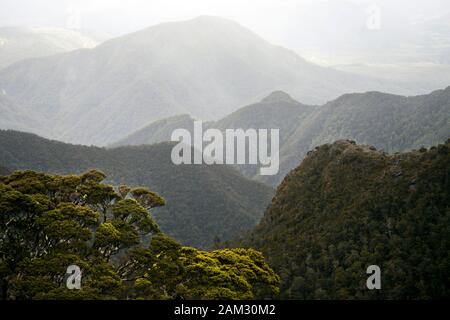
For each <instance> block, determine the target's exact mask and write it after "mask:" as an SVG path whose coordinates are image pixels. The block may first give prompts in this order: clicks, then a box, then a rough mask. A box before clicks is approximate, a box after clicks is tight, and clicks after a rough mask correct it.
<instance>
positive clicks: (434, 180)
mask: <svg viewBox="0 0 450 320" xmlns="http://www.w3.org/2000/svg"><path fill="white" fill-rule="evenodd" d="M449 169H450V140H448V141H447V143H446V144H441V145H439V146H437V147H432V148H431V149H430V150H426V149H421V150H420V151H415V152H410V153H404V154H395V155H387V154H385V153H384V152H380V151H376V150H375V148H373V147H368V146H363V145H356V144H355V143H354V142H351V141H337V142H335V143H333V144H326V145H323V146H320V147H318V148H316V150H315V151H314V152H312V153H310V154H309V155H308V156H307V157H306V158H305V159H304V160H303V162H302V163H301V165H300V166H299V167H297V168H296V169H295V170H293V171H291V173H290V174H289V175H287V176H286V178H285V179H284V181H283V183H282V184H281V185H280V186H279V187H278V190H277V193H276V195H275V197H274V199H273V201H272V204H271V205H270V206H269V208H268V209H267V211H266V213H265V215H264V218H263V219H262V221H261V223H260V224H259V225H258V226H257V227H256V228H255V229H254V230H253V231H252V232H251V233H250V234H249V235H247V236H246V237H245V239H243V240H241V242H240V243H241V244H245V245H248V246H252V247H255V248H258V249H261V250H262V252H263V253H264V254H265V256H266V257H267V258H268V262H269V264H270V265H271V266H272V267H273V268H274V269H275V271H276V272H277V273H278V274H279V275H280V276H281V278H282V282H283V283H282V296H283V297H285V298H299V299H349V298H356V299H366V298H383V299H428V298H445V297H448V296H449V294H450V292H449V288H450V283H449V279H450V278H449V277H450V268H449V261H450V250H449V248H450V238H449V237H448V235H449V232H450V211H449V199H450V180H449ZM369 265H378V266H379V267H380V268H381V277H382V279H381V283H382V290H367V288H366V279H367V277H368V275H367V274H366V268H367V267H368V266H369Z"/></svg>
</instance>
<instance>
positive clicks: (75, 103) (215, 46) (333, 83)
mask: <svg viewBox="0 0 450 320" xmlns="http://www.w3.org/2000/svg"><path fill="white" fill-rule="evenodd" d="M0 90H3V91H4V92H5V93H6V94H7V95H8V97H9V98H10V99H11V100H13V101H14V102H15V103H17V104H18V105H23V106H27V107H31V109H32V110H33V118H35V119H38V120H39V122H40V123H41V128H40V130H39V132H38V133H39V134H40V135H42V136H44V137H47V138H57V139H59V140H62V141H65V142H72V143H80V144H94V145H107V144H110V143H113V142H115V141H117V140H119V139H121V138H123V137H125V136H126V135H128V134H131V133H132V132H134V131H136V130H137V129H139V128H142V127H143V126H145V125H147V124H149V123H150V122H153V121H156V120H160V119H163V118H167V117H170V116H174V115H180V114H189V115H191V116H192V117H194V118H199V119H203V120H212V119H219V118H221V117H223V116H225V115H227V114H229V113H231V112H233V111H235V110H236V108H237V107H238V106H242V105H247V104H249V103H251V102H253V101H257V100H259V99H261V98H262V97H264V96H266V95H268V94H269V93H270V92H272V91H274V90H284V91H287V92H289V93H290V94H292V96H293V97H294V98H295V99H298V100H301V101H303V102H305V103H323V102H325V101H327V100H330V99H333V98H336V97H337V96H339V95H341V94H344V93H346V92H355V91H356V92H361V91H367V90H384V91H386V90H387V91H395V92H398V91H400V92H405V90H403V89H401V88H398V87H395V86H394V85H386V82H381V81H376V80H373V79H369V78H365V77H361V76H355V75H351V74H347V73H345V72H341V71H336V70H333V69H330V68H323V67H320V66H317V65H314V64H312V63H309V62H307V61H306V60H304V59H303V58H301V57H300V56H298V55H297V54H295V53H294V52H292V51H290V50H287V49H284V48H281V47H279V46H274V45H272V44H270V43H268V42H267V41H265V40H264V39H262V38H260V37H259V36H257V35H256V34H254V33H253V32H251V31H249V30H247V29H246V28H244V27H242V26H240V25H239V24H237V23H235V22H233V21H230V20H227V19H222V18H217V17H208V16H202V17H198V18H195V19H192V20H188V21H182V22H169V23H162V24H159V25H156V26H153V27H150V28H147V29H144V30H141V31H138V32H135V33H132V34H128V35H125V36H122V37H119V38H115V39H111V40H109V41H106V42H104V43H102V44H100V45H98V46H96V47H95V48H93V49H83V50H75V51H72V52H69V53H62V54H58V55H53V56H51V57H44V58H40V59H32V60H26V61H22V62H20V63H16V64H14V65H12V66H9V67H7V68H4V69H3V70H1V71H0ZM406 91H407V90H406Z"/></svg>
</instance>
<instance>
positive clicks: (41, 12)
mask: <svg viewBox="0 0 450 320" xmlns="http://www.w3.org/2000/svg"><path fill="white" fill-rule="evenodd" d="M199 15H217V16H222V17H227V18H231V19H233V20H236V21H237V22H239V23H240V24H242V25H244V26H246V27H248V28H250V29H251V30H253V31H255V32H256V33H258V34H259V35H261V36H262V37H264V38H265V39H267V40H269V41H270V42H272V43H274V44H279V45H282V46H285V47H288V48H291V49H294V50H297V51H298V52H300V53H302V51H303V50H306V51H308V50H311V49H315V48H317V49H318V50H319V51H320V50H322V51H328V53H333V52H331V51H330V50H338V49H342V50H344V49H346V48H348V49H349V50H352V51H357V49H358V48H363V49H368V50H370V49H371V48H372V47H374V46H375V47H376V46H378V47H388V46H389V45H390V43H392V44H393V43H397V42H398V41H399V40H400V39H402V40H403V39H404V38H408V37H414V36H417V30H415V29H414V28H413V27H414V25H415V24H417V23H423V22H426V21H427V20H433V19H439V18H440V19H441V24H440V25H439V28H442V21H445V19H446V17H445V16H446V15H447V18H448V19H447V21H449V23H450V1H449V0H373V1H367V0H125V1H119V0H34V1H33V0H0V26H4V25H13V26H34V27H70V28H75V29H77V28H80V29H82V30H91V31H97V32H102V33H107V34H109V35H111V36H116V35H121V34H124V33H128V32H132V31H136V30H139V29H142V28H145V27H148V26H151V25H153V24H156V23H159V22H164V21H173V20H183V19H189V18H192V17H196V16H199ZM371 26H372V27H371ZM445 28H446V26H445ZM448 29H449V33H450V24H449V25H448ZM441 31H442V30H441ZM377 34H378V35H377ZM379 35H382V37H381V36H379ZM380 39H382V40H380Z"/></svg>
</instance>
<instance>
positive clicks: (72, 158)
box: [0, 130, 274, 248]
mask: <svg viewBox="0 0 450 320" xmlns="http://www.w3.org/2000/svg"><path fill="white" fill-rule="evenodd" d="M173 145H174V144H173V143H167V142H166V143H161V144H156V145H152V146H135V147H131V146H130V147H121V148H115V149H104V148H98V147H87V146H75V145H70V144H65V143H62V142H58V141H50V140H47V139H43V138H41V137H39V136H36V135H33V134H29V133H23V132H16V131H2V130H0V165H3V166H5V167H7V168H9V169H11V170H17V169H33V170H37V171H42V172H49V173H56V174H72V173H76V174H80V173H82V172H84V171H87V170H89V169H91V168H97V169H100V170H102V171H103V172H105V173H106V174H107V182H108V183H111V184H113V185H120V184H129V185H134V186H143V187H148V188H151V189H152V190H155V191H157V192H158V193H159V194H161V195H162V196H163V197H164V198H165V199H166V200H167V204H166V206H164V207H162V208H156V209H155V211H154V217H155V219H156V221H157V222H158V224H159V225H160V226H161V230H163V231H164V232H165V233H167V234H168V235H170V236H172V237H174V238H175V239H177V240H178V241H180V242H181V243H182V244H184V245H191V246H195V247H198V248H210V247H212V246H213V245H214V242H215V241H223V240H227V239H231V238H233V237H234V236H236V235H237V234H239V233H240V232H242V231H243V230H246V229H249V228H251V227H253V226H255V225H256V224H257V223H258V222H259V220H260V218H261V217H262V215H263V213H264V209H265V208H266V207H267V205H268V203H270V200H271V199H272V196H273V192H274V191H273V189H272V188H270V187H268V186H266V185H264V184H262V183H259V182H255V181H252V180H249V179H246V178H245V177H243V176H242V175H241V174H240V173H239V172H237V171H236V170H234V169H233V168H231V167H229V166H220V165H211V166H209V165H178V166H177V165H174V164H173V163H172V161H171V159H170V153H171V150H172V147H173Z"/></svg>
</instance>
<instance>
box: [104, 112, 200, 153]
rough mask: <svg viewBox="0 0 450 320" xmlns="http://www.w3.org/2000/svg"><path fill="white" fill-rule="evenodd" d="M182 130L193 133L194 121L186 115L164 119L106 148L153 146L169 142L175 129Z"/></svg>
mask: <svg viewBox="0 0 450 320" xmlns="http://www.w3.org/2000/svg"><path fill="white" fill-rule="evenodd" d="M179 128H183V129H187V130H189V132H193V131H194V119H192V118H191V117H190V116H189V115H187V114H182V115H178V116H173V117H169V118H164V119H161V120H157V121H155V122H152V123H150V124H149V125H147V126H145V127H143V128H142V129H139V130H137V131H136V132H133V133H132V134H130V135H128V136H126V137H125V138H122V139H120V140H118V141H116V142H114V143H111V144H110V145H108V147H120V146H139V145H143V144H147V145H150V144H155V143H159V142H164V141H170V140H171V139H170V137H171V135H172V132H173V131H174V130H176V129H179Z"/></svg>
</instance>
